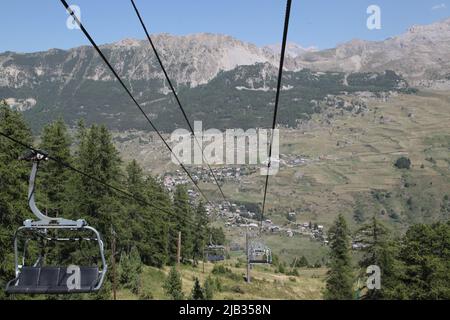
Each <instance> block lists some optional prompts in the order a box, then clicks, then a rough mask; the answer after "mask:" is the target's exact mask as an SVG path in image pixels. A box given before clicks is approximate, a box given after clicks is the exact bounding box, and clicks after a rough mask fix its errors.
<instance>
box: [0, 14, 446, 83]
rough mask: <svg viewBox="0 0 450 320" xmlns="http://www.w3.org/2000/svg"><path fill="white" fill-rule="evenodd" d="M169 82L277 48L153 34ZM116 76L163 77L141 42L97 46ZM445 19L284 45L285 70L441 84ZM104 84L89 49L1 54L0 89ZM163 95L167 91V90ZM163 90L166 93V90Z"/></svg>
mask: <svg viewBox="0 0 450 320" xmlns="http://www.w3.org/2000/svg"><path fill="white" fill-rule="evenodd" d="M153 38H154V42H155V45H156V46H157V48H158V50H159V52H160V55H161V58H162V59H163V61H164V64H165V66H166V68H167V70H168V72H169V75H170V77H171V78H172V79H173V80H174V82H176V83H177V85H185V86H189V87H197V86H199V85H202V84H206V83H208V82H209V81H210V80H212V79H213V78H214V77H216V76H217V75H218V74H219V72H221V71H229V70H233V69H234V68H236V67H238V66H244V65H254V64H257V63H268V64H270V65H273V66H275V67H278V63H279V54H280V53H279V52H280V46H279V45H271V46H266V47H264V48H259V47H257V46H255V45H253V44H250V43H246V42H243V41H239V40H237V39H234V38H232V37H230V36H226V35H220V34H208V33H200V34H192V35H188V36H173V35H169V34H159V35H154V36H153ZM102 49H103V50H104V52H105V54H106V56H107V57H108V58H109V59H110V61H111V63H112V64H113V66H114V67H115V68H116V70H117V71H118V73H119V74H120V75H121V76H123V77H124V78H125V79H127V80H128V81H133V80H145V81H150V80H156V81H160V82H163V83H164V87H167V86H166V84H165V81H164V77H163V74H162V72H161V70H160V68H159V65H158V64H157V61H156V58H155V56H154V54H153V52H152V50H151V47H150V45H149V44H148V42H147V40H135V39H124V40H122V41H119V42H117V43H113V44H108V45H104V46H102ZM449 53H450V19H448V20H444V21H441V22H438V23H435V24H431V25H427V26H414V27H412V28H410V29H409V30H408V31H407V32H406V33H405V34H403V35H400V36H398V37H394V38H390V39H387V40H385V41H381V42H369V41H363V40H352V41H350V42H348V43H345V44H342V45H340V46H338V47H337V48H335V49H329V50H323V51H317V49H316V48H303V47H301V46H299V45H297V44H295V43H289V44H288V47H287V58H286V62H285V68H286V70H290V71H299V70H301V69H303V68H310V69H312V70H315V71H342V72H347V73H352V72H383V71H385V70H393V71H396V72H397V73H400V74H401V75H402V76H403V77H405V78H406V79H407V80H408V81H410V82H411V83H412V84H415V83H418V84H420V83H421V82H423V81H424V80H442V79H444V78H446V77H448V75H449V74H450V59H448V56H449ZM81 79H82V80H93V81H111V80H113V76H112V75H111V73H110V71H109V70H108V69H107V68H106V66H105V65H104V64H103V62H102V61H101V60H100V58H99V57H98V55H97V53H96V52H95V51H94V49H93V48H91V47H79V48H74V49H71V50H68V51H64V50H57V49H53V50H49V51H47V52H38V53H30V54H18V53H13V52H5V53H2V54H0V87H9V88H21V87H28V88H33V87H34V86H37V85H42V83H45V82H53V81H57V82H60V81H62V82H63V83H65V84H68V83H70V82H72V81H79V80H81ZM166 89H167V88H166ZM166 91H167V90H166Z"/></svg>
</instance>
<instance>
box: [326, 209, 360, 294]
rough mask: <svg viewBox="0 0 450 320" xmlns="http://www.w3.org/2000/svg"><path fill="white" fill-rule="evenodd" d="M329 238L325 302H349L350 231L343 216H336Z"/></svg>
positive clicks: (350, 285)
mask: <svg viewBox="0 0 450 320" xmlns="http://www.w3.org/2000/svg"><path fill="white" fill-rule="evenodd" d="M329 236H330V247H331V252H330V266H329V271H328V274H327V283H326V289H325V294H324V296H325V299H327V300H350V299H352V297H353V289H352V287H353V274H352V265H351V257H350V231H349V229H348V227H347V222H346V221H345V218H344V216H343V215H339V216H338V218H337V219H336V221H335V222H334V224H333V226H332V227H331V228H330V231H329Z"/></svg>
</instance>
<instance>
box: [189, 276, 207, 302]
mask: <svg viewBox="0 0 450 320" xmlns="http://www.w3.org/2000/svg"><path fill="white" fill-rule="evenodd" d="M191 299H192V300H205V296H204V294H203V289H202V287H201V285H200V281H199V280H198V278H195V281H194V287H193V288H192V292H191Z"/></svg>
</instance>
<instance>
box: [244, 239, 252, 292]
mask: <svg viewBox="0 0 450 320" xmlns="http://www.w3.org/2000/svg"><path fill="white" fill-rule="evenodd" d="M245 249H246V254H247V283H250V282H251V279H250V255H249V250H250V249H249V238H248V231H247V232H246V233H245Z"/></svg>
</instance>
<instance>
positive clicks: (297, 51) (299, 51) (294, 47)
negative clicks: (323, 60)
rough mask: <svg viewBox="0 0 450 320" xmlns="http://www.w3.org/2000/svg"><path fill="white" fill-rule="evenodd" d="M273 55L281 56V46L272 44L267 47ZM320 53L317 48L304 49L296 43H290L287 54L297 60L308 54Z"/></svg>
mask: <svg viewBox="0 0 450 320" xmlns="http://www.w3.org/2000/svg"><path fill="white" fill-rule="evenodd" d="M265 49H267V50H269V51H270V52H272V53H275V54H279V53H280V52H281V44H272V45H268V46H266V47H265ZM316 51H319V49H318V48H317V47H313V46H312V47H307V48H305V47H303V46H301V45H299V44H297V43H295V42H288V43H287V45H286V54H287V55H288V56H289V57H291V58H297V57H299V56H301V55H303V54H305V53H307V52H316Z"/></svg>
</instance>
